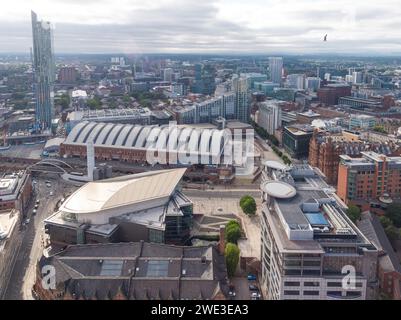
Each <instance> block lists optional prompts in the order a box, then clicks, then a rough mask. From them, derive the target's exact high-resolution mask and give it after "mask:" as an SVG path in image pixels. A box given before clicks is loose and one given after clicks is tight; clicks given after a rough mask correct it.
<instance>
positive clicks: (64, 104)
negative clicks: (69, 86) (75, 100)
mask: <svg viewBox="0 0 401 320" xmlns="http://www.w3.org/2000/svg"><path fill="white" fill-rule="evenodd" d="M58 104H59V105H60V106H61V108H62V109H63V110H64V109H67V108H68V107H69V105H70V96H69V95H68V94H62V95H61V96H60V97H59V99H58Z"/></svg>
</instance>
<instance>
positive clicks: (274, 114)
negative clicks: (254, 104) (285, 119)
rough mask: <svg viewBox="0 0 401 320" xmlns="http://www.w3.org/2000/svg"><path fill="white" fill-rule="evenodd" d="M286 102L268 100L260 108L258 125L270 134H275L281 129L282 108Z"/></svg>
mask: <svg viewBox="0 0 401 320" xmlns="http://www.w3.org/2000/svg"><path fill="white" fill-rule="evenodd" d="M283 104H285V102H284V101H279V100H267V101H265V102H262V103H261V104H260V106H259V113H258V114H259V116H258V125H259V126H260V127H262V128H264V129H265V130H266V131H267V132H268V133H269V134H274V133H275V131H276V129H278V128H279V127H281V106H282V105H283Z"/></svg>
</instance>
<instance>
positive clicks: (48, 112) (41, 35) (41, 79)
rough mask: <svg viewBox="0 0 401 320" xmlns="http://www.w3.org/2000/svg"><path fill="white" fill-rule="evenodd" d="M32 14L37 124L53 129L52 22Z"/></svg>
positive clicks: (53, 73)
mask: <svg viewBox="0 0 401 320" xmlns="http://www.w3.org/2000/svg"><path fill="white" fill-rule="evenodd" d="M31 15H32V36H33V61H32V64H33V65H32V66H33V71H34V88H33V89H34V92H35V98H36V110H35V115H36V124H37V125H38V127H39V128H40V129H51V121H52V116H53V112H54V108H53V104H54V103H53V100H54V91H53V90H54V80H55V63H54V53H53V34H52V28H51V24H50V22H47V21H38V17H37V15H36V13H35V12H33V11H32V12H31Z"/></svg>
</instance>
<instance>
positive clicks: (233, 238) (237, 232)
mask: <svg viewBox="0 0 401 320" xmlns="http://www.w3.org/2000/svg"><path fill="white" fill-rule="evenodd" d="M224 233H225V235H224V236H225V238H226V241H227V242H229V243H237V241H238V239H239V238H241V228H240V226H239V224H234V223H232V224H230V225H228V224H227V225H226V228H225V230H224Z"/></svg>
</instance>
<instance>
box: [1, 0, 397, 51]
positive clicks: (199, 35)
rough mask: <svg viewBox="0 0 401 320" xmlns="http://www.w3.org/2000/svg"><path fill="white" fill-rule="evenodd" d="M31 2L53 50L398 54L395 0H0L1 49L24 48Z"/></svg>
mask: <svg viewBox="0 0 401 320" xmlns="http://www.w3.org/2000/svg"><path fill="white" fill-rule="evenodd" d="M31 9H33V10H34V11H36V12H37V14H38V15H39V17H41V18H43V19H45V20H49V21H51V22H52V23H53V25H54V38H55V51H56V53H116V52H119V53H239V54H240V53H290V54H291V53H296V54H298V53H301V54H311V53H351V54H383V55H384V54H398V53H401V5H400V0H380V1H377V0H352V1H350V0H335V1H334V0H247V1H245V0H241V1H240V0H152V1H144V0H118V1H117V0H30V1H28V0H2V1H1V10H0V52H29V47H30V46H31V42H32V39H31V37H32V35H31V25H30V10H31ZM326 33H327V34H328V42H323V41H322V40H323V36H324V35H325V34H326Z"/></svg>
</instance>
